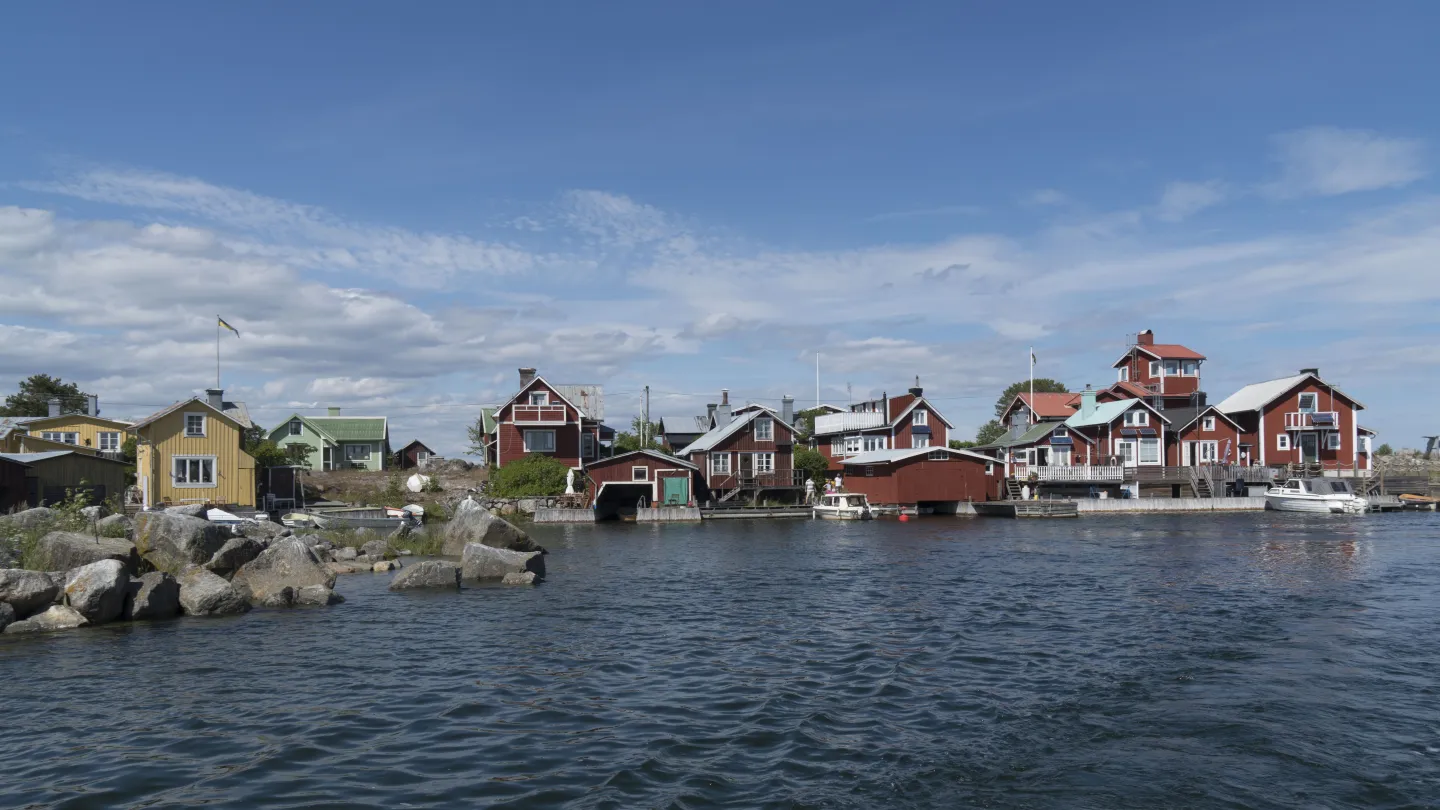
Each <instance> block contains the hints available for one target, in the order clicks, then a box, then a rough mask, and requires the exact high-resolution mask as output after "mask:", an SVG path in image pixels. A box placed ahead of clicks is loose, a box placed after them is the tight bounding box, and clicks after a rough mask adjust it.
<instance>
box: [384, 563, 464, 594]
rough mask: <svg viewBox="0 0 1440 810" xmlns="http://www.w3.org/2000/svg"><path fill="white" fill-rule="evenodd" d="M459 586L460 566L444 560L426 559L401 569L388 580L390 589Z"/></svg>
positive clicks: (452, 587) (406, 589) (450, 587)
mask: <svg viewBox="0 0 1440 810" xmlns="http://www.w3.org/2000/svg"><path fill="white" fill-rule="evenodd" d="M459 587H460V566H458V565H456V564H455V563H453V562H446V561H444V560H426V561H425V562H421V563H416V564H414V565H412V566H410V567H409V568H405V569H402V570H401V571H400V573H398V574H396V575H395V578H394V579H393V580H391V581H390V590H392V591H408V590H412V589H418V588H448V589H452V590H453V589H456V588H459Z"/></svg>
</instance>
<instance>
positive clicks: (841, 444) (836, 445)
mask: <svg viewBox="0 0 1440 810" xmlns="http://www.w3.org/2000/svg"><path fill="white" fill-rule="evenodd" d="M830 455H832V456H843V455H845V437H844V436H832V437H831V438H830Z"/></svg>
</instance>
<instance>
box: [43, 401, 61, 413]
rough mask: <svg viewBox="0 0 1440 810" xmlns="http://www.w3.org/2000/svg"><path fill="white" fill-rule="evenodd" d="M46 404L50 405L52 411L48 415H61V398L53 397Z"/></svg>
mask: <svg viewBox="0 0 1440 810" xmlns="http://www.w3.org/2000/svg"><path fill="white" fill-rule="evenodd" d="M45 404H46V405H49V406H50V413H49V414H47V415H48V416H59V415H60V400H59V399H52V400H50V401H49V402H47V403H45Z"/></svg>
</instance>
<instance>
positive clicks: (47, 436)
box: [40, 431, 80, 444]
mask: <svg viewBox="0 0 1440 810" xmlns="http://www.w3.org/2000/svg"><path fill="white" fill-rule="evenodd" d="M40 438H42V439H44V440H46V441H51V442H60V443H61V444H79V443H80V434H79V433H58V432H51V431H42V432H41V433H40Z"/></svg>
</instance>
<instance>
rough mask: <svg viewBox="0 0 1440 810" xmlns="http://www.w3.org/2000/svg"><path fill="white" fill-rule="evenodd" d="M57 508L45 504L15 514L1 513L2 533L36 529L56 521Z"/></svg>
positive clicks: (0, 528)
mask: <svg viewBox="0 0 1440 810" xmlns="http://www.w3.org/2000/svg"><path fill="white" fill-rule="evenodd" d="M55 517H56V516H55V510H53V509H50V508H49V507H45V506H37V507H35V508H34V509H26V510H25V511H23V512H16V513H15V514H13V515H0V534H9V533H10V532H12V531H24V530H26V529H35V528H39V527H41V526H44V525H47V524H50V523H54V522H55Z"/></svg>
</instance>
